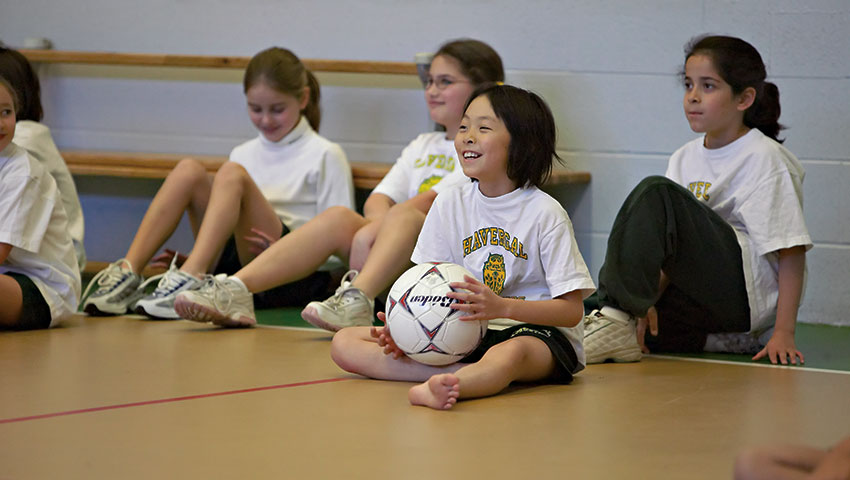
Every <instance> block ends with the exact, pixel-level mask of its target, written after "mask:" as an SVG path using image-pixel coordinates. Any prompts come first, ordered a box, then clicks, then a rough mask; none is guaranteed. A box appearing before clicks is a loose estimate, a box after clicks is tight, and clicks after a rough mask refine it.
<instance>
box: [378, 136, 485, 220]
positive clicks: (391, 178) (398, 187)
mask: <svg viewBox="0 0 850 480" xmlns="http://www.w3.org/2000/svg"><path fill="white" fill-rule="evenodd" d="M464 182H469V178H467V177H466V176H465V175H464V174H463V169H461V168H460V164H459V163H458V162H457V151H456V150H455V143H454V140H453V139H447V138H446V134H445V132H430V133H423V134H420V135H419V136H418V137H416V138H415V139H414V140H413V141H412V142H410V143H409V144H408V145H407V146H406V147H405V148H404V150H402V152H401V156H400V157H399V158H398V160H396V162H395V164H393V166H392V168H391V169H390V171H389V172H387V174H386V176H384V178H383V179H382V180H381V183H379V184H378V186H376V187H375V188H374V190H372V193H382V194H384V195H386V196H388V197H390V198H391V199H392V200H393V201H394V202H395V203H401V202H404V201H406V200H409V199H411V198H413V197H415V196H416V195H418V194H420V193H422V192H426V191H428V190H431V189H433V190H434V191H435V192H437V193H440V192H442V191H445V190H446V189H448V188H450V187H452V186H454V185H458V184H461V183H464Z"/></svg>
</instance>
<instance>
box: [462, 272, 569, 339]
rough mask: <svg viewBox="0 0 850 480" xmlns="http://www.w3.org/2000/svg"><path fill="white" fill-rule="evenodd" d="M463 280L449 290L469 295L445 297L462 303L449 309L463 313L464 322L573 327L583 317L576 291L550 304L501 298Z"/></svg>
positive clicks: (482, 285)
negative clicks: (501, 320) (502, 321)
mask: <svg viewBox="0 0 850 480" xmlns="http://www.w3.org/2000/svg"><path fill="white" fill-rule="evenodd" d="M464 278H465V280H466V281H465V282H454V283H452V286H453V287H455V288H463V289H466V290H469V293H466V292H450V293H449V294H448V296H449V297H451V298H454V299H457V300H461V301H463V302H464V303H454V304H452V308H454V309H456V310H461V311H464V312H466V313H467V316H466V317H465V319H466V320H492V319H494V318H510V319H512V320H516V321H518V322H524V323H534V324H537V325H550V326H553V327H574V326H576V325H578V322H579V321H580V320H581V319H582V317H583V316H584V304H583V303H582V298H581V291H580V290H573V291H572V292H568V293H565V294H563V295H560V296H558V297H555V298H553V299H551V300H537V301H525V300H518V299H514V298H502V297H500V296H498V295H496V294H495V293H493V291H492V290H490V287H488V286H487V285H484V284H483V283H481V282H479V281H478V280H476V279H474V278H472V277H469V276H467V277H464Z"/></svg>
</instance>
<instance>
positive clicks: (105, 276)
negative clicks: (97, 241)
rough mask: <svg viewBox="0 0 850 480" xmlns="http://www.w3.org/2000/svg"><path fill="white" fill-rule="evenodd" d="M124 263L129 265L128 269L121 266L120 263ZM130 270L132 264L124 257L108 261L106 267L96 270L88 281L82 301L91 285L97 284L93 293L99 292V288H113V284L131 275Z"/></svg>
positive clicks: (88, 292) (89, 291) (88, 293)
mask: <svg viewBox="0 0 850 480" xmlns="http://www.w3.org/2000/svg"><path fill="white" fill-rule="evenodd" d="M125 263H126V264H127V267H129V271H126V270H124V269H122V268H121V265H123V264H125ZM132 270H133V266H132V265H131V264H130V262H128V261H127V259H126V258H122V259H120V260H117V261H115V262H112V263H110V264H109V266H108V267H106V268H104V269H103V270H101V271H99V272H97V274H95V276H94V277H92V279H91V281H90V282H89V285H88V286H87V287H86V291H85V292H83V295H82V298H83V301H85V299H87V298H88V297H89V295H90V294H91V290H92V287H94V286H95V285H97V287H98V288H97V290H95V291H94V293H97V292H100V291H101V290H110V289H112V288H115V286H116V285H118V284H119V283H121V281H122V280H123V279H124V278H126V277H127V275H131V272H132Z"/></svg>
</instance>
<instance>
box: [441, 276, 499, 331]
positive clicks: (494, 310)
mask: <svg viewBox="0 0 850 480" xmlns="http://www.w3.org/2000/svg"><path fill="white" fill-rule="evenodd" d="M463 279H464V280H465V281H463V282H452V283H451V286H452V287H453V288H459V289H463V290H466V291H461V292H449V293H447V294H446V296H447V297H449V298H454V299H455V300H458V303H453V304H451V306H450V308H453V309H455V310H460V311H462V312H465V313H466V315H465V316H464V317H463V320H492V319H494V318H501V317H506V316H507V315H505V313H504V311H505V299H504V298H502V297H500V296H498V295H496V294H495V293H494V292H493V290H490V287H488V286H487V285H485V284H483V283H481V282H479V281H478V280H477V279H475V278H474V277H470V276H469V275H464V277H463Z"/></svg>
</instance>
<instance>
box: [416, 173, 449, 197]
mask: <svg viewBox="0 0 850 480" xmlns="http://www.w3.org/2000/svg"><path fill="white" fill-rule="evenodd" d="M442 179H443V177H441V176H439V175H431V176H430V177H428V178H426V179H425V180H422V183H420V184H419V190H418V193H423V192H427V191H428V190H431V189H432V188H433V187H434V185H436V184H438V183H440V180H442Z"/></svg>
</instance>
